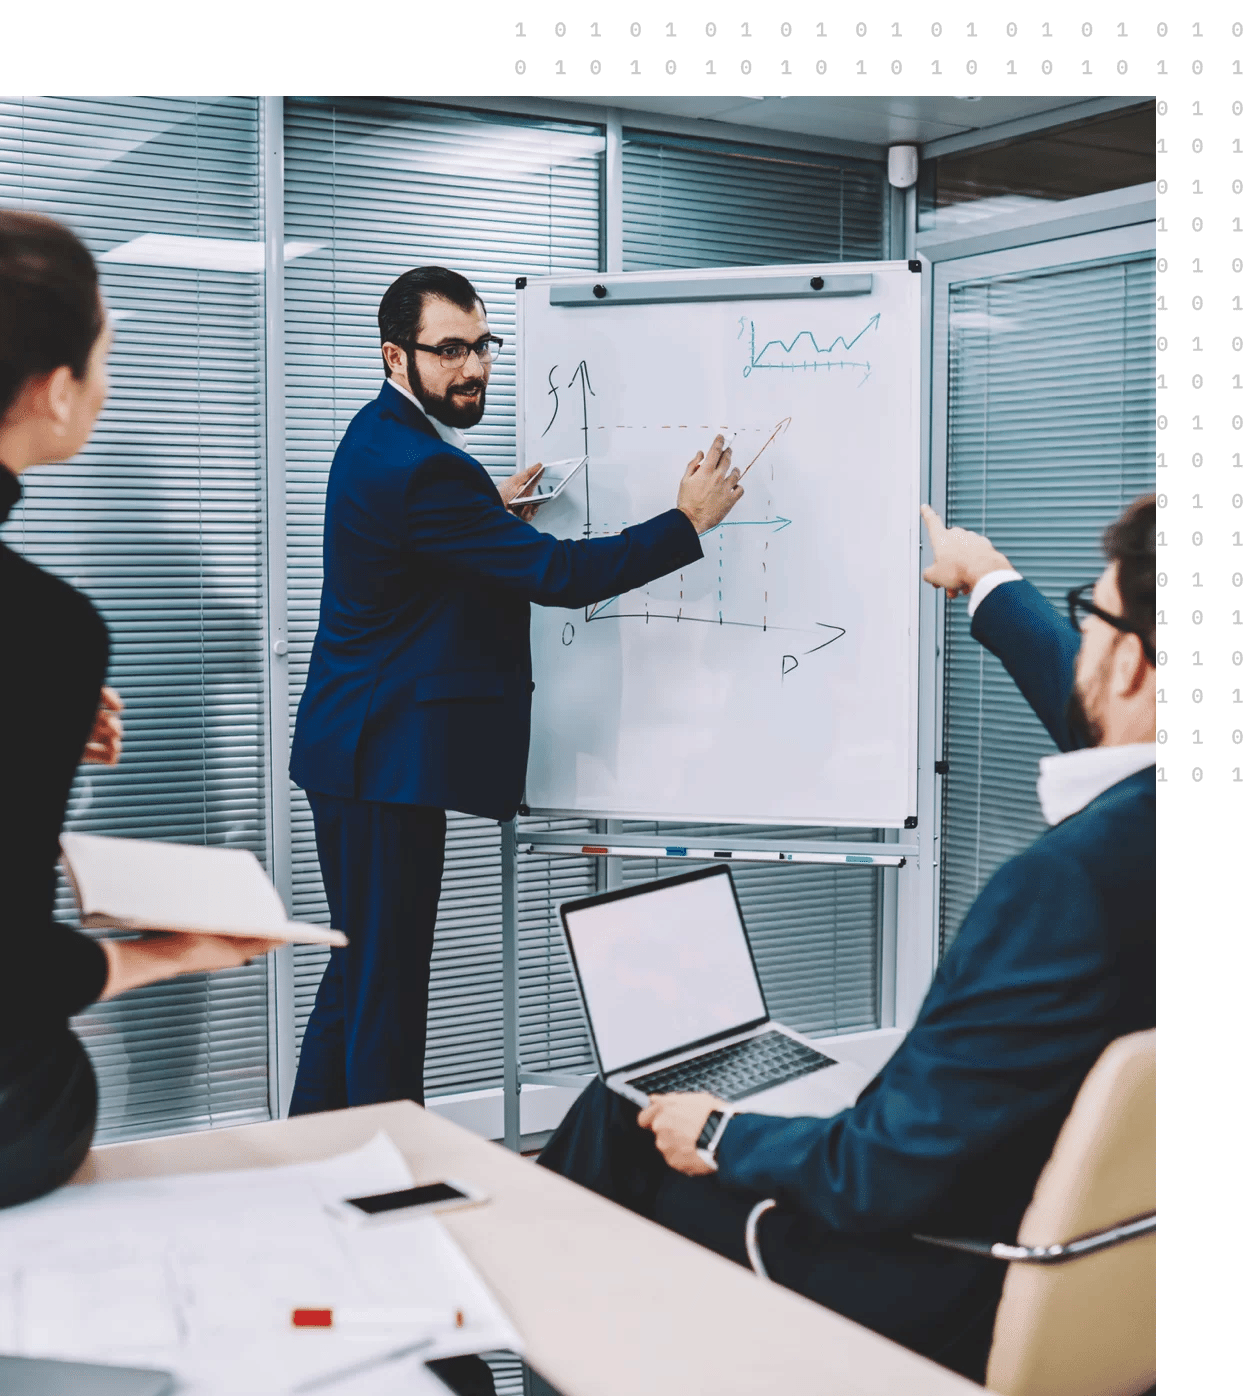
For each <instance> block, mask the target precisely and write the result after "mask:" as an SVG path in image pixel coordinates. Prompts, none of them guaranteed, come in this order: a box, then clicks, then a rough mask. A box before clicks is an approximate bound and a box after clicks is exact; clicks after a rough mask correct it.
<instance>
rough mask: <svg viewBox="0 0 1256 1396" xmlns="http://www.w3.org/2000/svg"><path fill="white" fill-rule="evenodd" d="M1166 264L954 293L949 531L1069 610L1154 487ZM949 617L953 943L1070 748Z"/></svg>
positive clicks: (1030, 831) (1115, 264)
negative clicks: (1008, 563)
mask: <svg viewBox="0 0 1256 1396" xmlns="http://www.w3.org/2000/svg"><path fill="white" fill-rule="evenodd" d="M1154 287H1155V269H1154V265H1153V262H1152V258H1151V255H1150V254H1146V255H1139V256H1135V257H1130V258H1126V259H1121V260H1113V261H1110V262H1105V263H1100V264H1090V265H1075V266H1067V267H1058V268H1051V269H1046V270H1037V271H1027V272H1025V273H1021V274H1016V275H1006V276H999V277H994V278H989V279H983V280H975V281H968V282H962V283H953V284H952V285H951V287H950V299H949V305H948V310H947V315H948V320H949V339H950V350H949V363H948V403H947V521H948V522H949V523H956V524H962V525H964V526H965V527H967V528H973V529H977V530H978V531H979V532H981V533H985V534H987V535H989V537H991V538H992V539H993V540H994V542H995V544H996V545H997V546H998V547H999V549H1000V550H1001V551H1002V552H1004V553H1006V554H1007V555H1008V557H1009V558H1010V559H1011V560H1012V562H1013V564H1014V566H1015V567H1016V569H1017V571H1019V572H1021V573H1023V575H1024V576H1025V577H1026V578H1028V580H1029V581H1031V582H1033V583H1034V584H1035V586H1037V587H1038V588H1039V589H1040V590H1041V591H1042V592H1043V593H1044V594H1045V595H1046V596H1047V597H1048V598H1049V599H1050V600H1051V601H1052V602H1053V603H1054V604H1055V605H1056V606H1057V607H1059V608H1060V610H1061V613H1062V614H1067V610H1066V607H1065V604H1064V595H1065V592H1067V591H1068V590H1069V588H1070V587H1074V586H1079V585H1080V584H1081V583H1083V582H1086V581H1090V580H1093V579H1094V578H1095V577H1097V576H1098V575H1099V573H1100V572H1101V571H1102V570H1103V567H1104V559H1103V552H1102V547H1101V544H1100V540H1101V535H1102V533H1103V529H1104V527H1105V526H1106V525H1107V524H1108V523H1110V522H1111V521H1112V520H1113V519H1114V518H1116V517H1117V515H1118V514H1119V513H1120V512H1121V510H1122V509H1123V508H1124V507H1125V505H1126V504H1128V503H1129V502H1130V501H1131V500H1132V499H1134V498H1136V497H1137V496H1138V495H1140V494H1144V493H1146V491H1148V490H1150V489H1151V488H1152V481H1153V477H1154V469H1155V467H1154V460H1153V454H1154V446H1153V441H1154V433H1155V384H1154V368H1153V363H1154V351H1155V344H1154V333H1155V330H1154V324H1155V308H1154V299H1153V298H1154ZM968 630H969V620H968V613H967V609H966V607H965V606H964V605H963V603H962V602H959V601H956V602H952V603H949V604H948V606H947V609H946V662H945V671H944V685H945V690H944V724H943V729H944V754H945V756H946V758H947V760H948V761H949V762H950V774H949V775H948V776H947V778H946V779H945V781H944V782H943V797H942V860H941V863H942V865H941V885H942V901H941V916H940V933H941V940H942V945H941V948H942V949H943V950H945V948H946V946H947V945H948V944H949V943H950V941H951V939H952V938H953V937H954V935H955V932H956V931H957V930H958V929H959V925H960V923H961V921H962V920H963V917H964V915H965V913H966V912H967V910H968V907H969V905H970V904H971V902H972V900H973V898H974V897H975V896H976V894H977V893H978V892H979V891H980V890H981V888H982V887H983V886H984V885H985V883H986V881H987V879H988V878H989V877H990V875H991V873H993V872H994V870H995V869H996V868H997V867H998V866H999V865H1000V864H1001V863H1002V862H1004V861H1005V860H1006V859H1007V858H1009V857H1011V856H1012V855H1013V854H1015V853H1017V852H1019V851H1020V850H1021V849H1022V848H1024V847H1025V846H1026V845H1027V844H1028V843H1029V842H1030V841H1031V840H1032V839H1033V838H1035V837H1036V836H1037V835H1038V834H1039V833H1040V832H1041V831H1042V829H1043V828H1044V827H1045V826H1044V824H1043V821H1042V817H1041V814H1040V812H1039V809H1038V802H1037V798H1036V782H1037V766H1038V759H1039V757H1040V756H1044V755H1047V754H1048V753H1049V752H1051V751H1054V750H1055V748H1054V746H1053V745H1052V743H1051V739H1050V738H1049V737H1048V736H1047V734H1046V732H1045V731H1044V729H1043V727H1042V725H1041V724H1040V723H1039V721H1038V719H1037V718H1036V717H1035V716H1034V714H1033V712H1032V711H1031V710H1030V708H1029V706H1028V704H1027V703H1026V702H1025V700H1024V699H1023V698H1022V697H1021V695H1020V693H1019V691H1018V690H1017V689H1016V686H1015V685H1014V684H1013V683H1012V681H1011V679H1010V678H1009V677H1008V676H1007V674H1006V672H1005V671H1004V669H1003V667H1002V665H1001V664H1000V663H999V662H998V660H997V659H995V658H994V656H993V655H991V654H989V653H988V652H987V651H986V650H984V649H983V648H982V647H981V646H980V645H978V644H977V643H976V642H975V641H974V640H972V639H971V638H970V636H969V633H968Z"/></svg>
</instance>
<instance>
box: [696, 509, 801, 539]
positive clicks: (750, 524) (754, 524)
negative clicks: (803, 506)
mask: <svg viewBox="0 0 1256 1396" xmlns="http://www.w3.org/2000/svg"><path fill="white" fill-rule="evenodd" d="M793 522H794V521H793V519H787V518H784V517H782V515H780V514H777V516H776V518H774V519H734V520H733V521H732V522H731V523H730V522H729V521H728V520H727V519H726V520H725V521H724V522H723V523H717V524H716V525H715V527H714V528H708V529H707V531H706V533H702V534H699V537H701V538H705V537H706V536H707V533H718V532H719V531H720V529H722V528H771V529H772V532H773V533H779V532H780V531H781V529H783V528H788V527H789V526H790V524H792V523H793ZM773 525H775V527H773Z"/></svg>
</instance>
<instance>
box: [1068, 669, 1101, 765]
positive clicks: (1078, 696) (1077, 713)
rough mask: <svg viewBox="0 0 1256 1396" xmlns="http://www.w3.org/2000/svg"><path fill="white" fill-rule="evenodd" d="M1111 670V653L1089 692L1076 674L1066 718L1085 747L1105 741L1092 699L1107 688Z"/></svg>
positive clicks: (1096, 675)
mask: <svg viewBox="0 0 1256 1396" xmlns="http://www.w3.org/2000/svg"><path fill="white" fill-rule="evenodd" d="M1111 671H1112V656H1111V654H1109V655H1108V656H1107V658H1106V659H1105V660H1104V661H1103V663H1102V664H1101V665H1100V666H1099V670H1098V672H1097V673H1096V674H1095V676H1094V679H1093V680H1092V681H1091V684H1090V690H1089V692H1087V691H1086V690H1085V689H1083V688H1082V686H1081V684H1079V683H1078V681H1077V678H1076V676H1074V678H1073V691H1072V692H1071V693H1070V694H1069V696H1068V702H1067V704H1065V708H1064V720H1065V722H1066V723H1067V724H1068V726H1069V728H1070V729H1071V730H1072V732H1073V735H1074V736H1075V737H1076V738H1077V740H1078V742H1080V744H1081V745H1082V746H1084V747H1094V746H1098V745H1099V743H1100V742H1101V741H1103V727H1102V725H1101V724H1100V721H1099V718H1098V717H1097V715H1096V714H1095V712H1094V705H1093V702H1092V700H1093V698H1094V696H1095V695H1096V694H1099V693H1102V692H1103V691H1104V690H1105V689H1106V688H1107V686H1108V679H1109V677H1110V675H1111Z"/></svg>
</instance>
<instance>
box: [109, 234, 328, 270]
mask: <svg viewBox="0 0 1256 1396" xmlns="http://www.w3.org/2000/svg"><path fill="white" fill-rule="evenodd" d="M322 246H323V244H322V243H321V242H285V243H284V246H283V259H284V261H285V262H291V261H293V260H294V259H295V258H297V257H305V256H308V255H309V254H310V253H311V252H317V251H318V250H319V249H320V248H321V247H322ZM100 260H101V261H102V262H123V263H127V264H129V265H131V266H143V267H187V268H190V269H192V270H195V271H246V272H260V271H263V270H264V269H265V266H266V244H265V243H264V242H260V241H259V242H253V241H245V240H244V239H241V238H193V237H180V236H177V235H175V234H172V233H142V234H141V235H140V236H139V237H137V238H132V239H131V241H130V242H124V243H121V244H119V246H117V247H112V248H110V249H109V251H108V252H105V253H103V254H102V255H101V258H100Z"/></svg>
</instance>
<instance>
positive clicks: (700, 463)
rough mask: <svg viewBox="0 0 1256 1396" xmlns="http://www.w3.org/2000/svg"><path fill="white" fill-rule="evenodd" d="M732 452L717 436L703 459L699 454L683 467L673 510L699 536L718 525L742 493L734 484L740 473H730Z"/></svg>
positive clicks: (740, 488)
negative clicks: (681, 515)
mask: <svg viewBox="0 0 1256 1396" xmlns="http://www.w3.org/2000/svg"><path fill="white" fill-rule="evenodd" d="M732 459H733V453H732V451H731V450H729V449H728V447H726V446H725V445H724V438H723V437H722V436H717V437H716V438H715V440H714V441H712V442H711V446H710V449H709V450H708V451H707V453H706V455H705V456H704V455H703V454H702V452H701V451H699V452H698V454H697V455H696V456H694V458H693V459H692V460H691V461H690V462H689V464H688V465H687V466H686V467H685V473H684V475H683V476H682V477H681V481H680V493H679V495H677V497H676V507H677V509H679V510H680V512H681V513H682V514H684V515H685V517H686V518H687V519H688V520H689V522H690V523H691V524H693V526H694V528H695V530H696V531H697V532H698V533H699V534H703V533H706V532H708V531H709V530H710V529H713V528H714V527H715V526H716V524H718V523H720V522H721V521H722V520H723V518H724V516H725V515H726V514H727V513H728V511H729V510H730V509H731V508H732V507H733V505H734V504H736V503H737V501H738V500H739V499H740V498H741V497H742V495H743V494H745V490H743V489H742V487H741V485H739V484H738V483H737V482H738V480H739V479H740V478H741V472H740V471H738V470H730V469H729V466H730V464H731V462H732Z"/></svg>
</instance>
